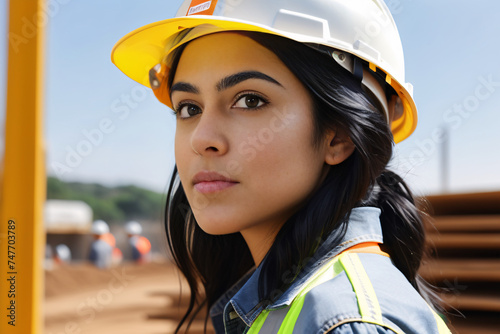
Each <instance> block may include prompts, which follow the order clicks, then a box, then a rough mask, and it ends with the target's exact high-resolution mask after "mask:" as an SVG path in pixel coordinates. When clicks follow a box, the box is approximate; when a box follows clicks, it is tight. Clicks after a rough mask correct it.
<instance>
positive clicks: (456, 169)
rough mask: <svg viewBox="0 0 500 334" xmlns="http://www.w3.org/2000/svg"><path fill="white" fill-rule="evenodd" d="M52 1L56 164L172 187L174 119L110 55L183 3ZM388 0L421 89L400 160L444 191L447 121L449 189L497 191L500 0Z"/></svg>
mask: <svg viewBox="0 0 500 334" xmlns="http://www.w3.org/2000/svg"><path fill="white" fill-rule="evenodd" d="M48 2H49V3H51V4H52V5H51V10H52V12H51V14H50V20H49V23H48V26H47V48H46V59H47V68H46V83H47V84H46V87H45V90H46V110H45V116H46V117H45V136H46V147H47V155H46V156H47V171H48V173H49V174H50V175H55V176H59V177H60V178H61V179H63V180H80V181H84V182H101V183H104V184H107V185H118V184H130V183H132V184H137V185H140V186H144V187H147V188H150V189H153V190H156V191H161V192H163V191H164V190H165V188H166V186H167V183H168V178H169V176H170V173H171V170H172V167H173V164H174V160H173V155H174V154H173V138H174V131H175V124H174V117H173V116H172V115H171V113H170V111H169V110H168V108H166V107H164V106H162V105H161V104H159V103H158V102H157V101H156V100H155V99H154V97H153V95H152V93H150V92H148V91H146V90H145V89H143V88H142V87H141V86H139V85H138V84H136V83H135V82H133V81H132V80H130V79H128V78H127V77H125V76H124V75H123V74H122V73H121V72H120V71H119V70H118V69H117V68H116V67H115V66H114V65H113V64H112V63H111V61H110V52H111V48H112V46H113V45H114V44H115V43H116V42H117V41H118V40H119V39H120V37H122V36H123V35H125V34H126V33H128V32H130V31H132V30H134V29H135V28H138V27H140V26H142V25H145V24H148V23H151V22H154V21H159V20H162V19H166V18H169V17H172V16H173V15H174V14H175V12H176V10H177V8H178V6H179V4H180V1H177V0H176V1H173V0H148V1H138V0H134V1H132V0H106V1H97V0H85V1H84V0H64V1H61V0H50V1H48ZM386 3H387V4H388V6H389V8H390V9H391V10H392V12H393V15H394V19H395V20H396V23H397V25H398V28H399V32H400V35H401V38H402V40H403V47H404V51H405V60H406V79H407V81H409V82H411V83H412V84H413V85H414V87H415V100H416V103H417V107H418V109H419V124H418V127H417V130H416V131H415V133H414V134H413V135H412V136H411V137H410V138H409V139H407V140H406V141H404V142H403V143H401V144H398V145H397V147H396V156H395V158H394V160H393V162H392V166H393V167H394V168H395V169H397V170H398V171H399V172H400V173H401V174H403V175H404V176H405V177H406V178H407V180H408V181H409V182H410V184H411V185H412V186H413V188H414V189H415V190H416V192H417V193H419V194H433V193H439V192H441V190H442V188H441V179H440V145H439V144H438V143H437V141H436V139H435V138H436V136H435V131H437V129H440V128H441V127H443V126H447V127H448V128H450V130H449V134H450V143H449V145H450V169H449V172H448V175H449V184H450V187H449V190H450V191H451V192H470V191H489V190H499V189H500V173H499V172H498V168H499V166H500V154H499V149H498V146H499V144H500V131H499V130H498V129H497V128H498V127H499V125H500V115H499V106H500V66H499V65H498V55H499V54H500V43H498V33H499V32H500V20H498V17H497V16H498V13H500V2H499V1H494V0H482V1H474V2H457V1H451V0H442V1H431V0H418V1H417V0H387V1H386ZM6 12H7V0H0V45H1V48H0V66H1V67H0V101H4V100H5V98H4V97H5V72H6V71H5V61H6V55H5V53H6V45H7V33H6V27H7V26H6ZM4 107H5V106H4V103H2V104H1V105H0V108H1V109H0V110H1V111H2V112H3V111H4ZM96 129H99V132H97V130H96ZM99 133H100V135H99ZM433 134H434V135H433ZM89 143H90V145H89ZM78 152H80V153H84V154H79V153H78ZM77 154H78V156H77Z"/></svg>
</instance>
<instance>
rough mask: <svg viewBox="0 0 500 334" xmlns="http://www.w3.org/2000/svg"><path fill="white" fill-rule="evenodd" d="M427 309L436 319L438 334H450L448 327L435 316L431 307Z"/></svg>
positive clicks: (437, 315)
mask: <svg viewBox="0 0 500 334" xmlns="http://www.w3.org/2000/svg"><path fill="white" fill-rule="evenodd" d="M427 306H429V305H427ZM429 308H430V309H431V312H432V314H433V315H434V319H436V325H437V328H438V332H439V334H451V332H450V329H449V328H448V326H446V324H445V323H444V320H443V319H442V318H441V317H440V316H439V314H437V313H436V311H434V310H433V309H432V307H430V306H429Z"/></svg>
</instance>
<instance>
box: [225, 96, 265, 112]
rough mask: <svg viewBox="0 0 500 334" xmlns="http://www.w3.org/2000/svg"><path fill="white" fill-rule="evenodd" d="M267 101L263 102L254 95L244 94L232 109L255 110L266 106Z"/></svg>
mask: <svg viewBox="0 0 500 334" xmlns="http://www.w3.org/2000/svg"><path fill="white" fill-rule="evenodd" d="M266 103H267V101H264V99H263V98H261V97H260V96H257V95H254V94H246V95H243V96H242V97H240V98H239V99H238V101H236V103H235V104H234V105H233V108H242V109H256V108H259V107H262V106H263V105H264V104H266Z"/></svg>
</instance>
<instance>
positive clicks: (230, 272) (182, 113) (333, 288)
mask: <svg viewBox="0 0 500 334" xmlns="http://www.w3.org/2000/svg"><path fill="white" fill-rule="evenodd" d="M376 15H378V16H376ZM376 17H379V18H380V17H382V18H383V20H381V21H380V22H385V26H384V27H383V29H382V30H381V31H380V32H379V33H378V34H371V35H370V36H368V35H366V36H363V34H360V33H359V29H360V27H366V26H367V24H370V23H373V22H375V21H373V20H375V18H376ZM113 61H114V62H115V64H117V66H118V67H119V68H120V69H121V70H122V71H124V72H125V73H126V74H127V75H129V76H130V77H132V78H134V79H135V80H137V81H139V82H141V83H144V84H146V85H150V86H151V87H152V88H153V91H154V93H155V95H156V96H157V97H158V99H159V100H160V101H161V102H163V103H164V104H166V105H167V106H169V107H171V108H172V109H173V111H174V114H175V115H176V119H177V128H176V138H175V158H176V168H175V170H174V174H173V177H172V181H171V184H170V188H169V191H168V200H167V205H166V218H165V219H166V229H167V237H168V241H169V246H170V249H171V251H172V254H173V257H174V259H175V262H176V264H177V266H178V267H179V268H180V270H181V271H182V273H183V274H184V275H185V277H186V279H187V281H188V283H189V286H190V289H191V300H190V305H189V309H188V311H187V313H186V314H185V316H184V318H183V319H182V321H181V322H180V324H179V326H178V328H177V331H176V332H178V331H179V330H180V329H181V326H182V325H183V324H185V323H186V322H187V327H189V324H190V323H191V321H192V319H193V317H194V316H195V315H196V314H197V313H198V312H199V311H200V309H201V308H202V307H203V306H204V305H205V304H206V305H207V306H208V308H209V314H210V316H211V318H212V323H213V325H214V328H215V330H216V332H217V333H336V334H345V333H449V331H448V329H447V328H446V326H445V325H444V323H443V321H442V320H441V319H440V318H439V317H438V316H437V315H436V314H435V312H434V311H433V310H432V308H431V306H430V305H432V298H431V296H430V294H429V292H427V289H426V288H425V284H424V282H423V281H422V280H421V278H420V277H419V276H418V274H417V271H418V268H419V266H420V263H421V259H422V254H423V250H424V239H425V237H424V229H423V222H422V215H421V213H420V212H419V211H418V209H417V208H416V206H415V204H414V200H413V197H412V195H411V193H410V191H409V190H408V188H407V187H406V185H405V183H404V182H403V180H402V179H401V178H400V177H399V176H397V175H396V174H394V173H392V172H390V171H388V170H387V169H386V166H387V164H388V162H389V160H390V158H391V155H392V145H393V140H395V141H396V142H399V141H401V140H403V139H405V138H406V137H407V136H409V135H410V134H411V132H412V131H413V130H414V128H415V126H416V108H415V105H414V102H413V99H412V97H411V85H409V84H404V67H403V65H402V64H403V59H402V50H401V44H400V41H399V35H398V34H397V30H396V28H395V26H394V22H393V20H392V17H391V16H390V13H389V12H388V10H387V7H386V6H385V4H384V3H383V2H381V1H372V0H356V1H340V0H330V1H320V0H308V1H304V0H292V1H278V0H274V1H269V0H268V1H261V0H238V1H234V0H233V1H206V2H203V1H185V2H184V3H183V4H182V6H181V9H180V10H179V13H178V18H175V19H171V20H166V21H163V22H159V23H155V24H151V25H149V26H146V27H144V28H141V29H139V30H137V31H135V32H132V33H131V34H129V35H127V36H125V37H124V38H123V39H122V40H121V41H120V42H119V43H118V44H117V45H116V46H115V49H114V51H113ZM156 63H157V64H156ZM146 68H152V69H151V70H150V71H149V74H148V79H149V81H150V82H149V83H147V82H145V79H146V71H145V69H146ZM425 299H427V300H428V301H429V304H427V303H426V302H425V301H424V300H425Z"/></svg>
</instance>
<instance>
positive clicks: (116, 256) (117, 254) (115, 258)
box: [101, 220, 123, 266]
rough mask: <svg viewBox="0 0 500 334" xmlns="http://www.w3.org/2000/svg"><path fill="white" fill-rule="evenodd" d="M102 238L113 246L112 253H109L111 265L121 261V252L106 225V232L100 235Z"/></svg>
mask: <svg viewBox="0 0 500 334" xmlns="http://www.w3.org/2000/svg"><path fill="white" fill-rule="evenodd" d="M101 221H102V220H101ZM104 223H105V222H104ZM105 224H106V223H105ZM107 225H108V224H106V226H107ZM102 239H103V240H104V241H106V242H107V243H108V244H109V245H110V246H111V247H112V248H113V251H112V254H111V264H112V265H113V266H116V265H118V264H120V263H121V262H122V261H123V253H122V251H121V250H120V248H118V247H116V239H115V236H114V235H113V234H112V233H111V232H110V231H109V227H108V232H107V233H104V234H103V235H102Z"/></svg>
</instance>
